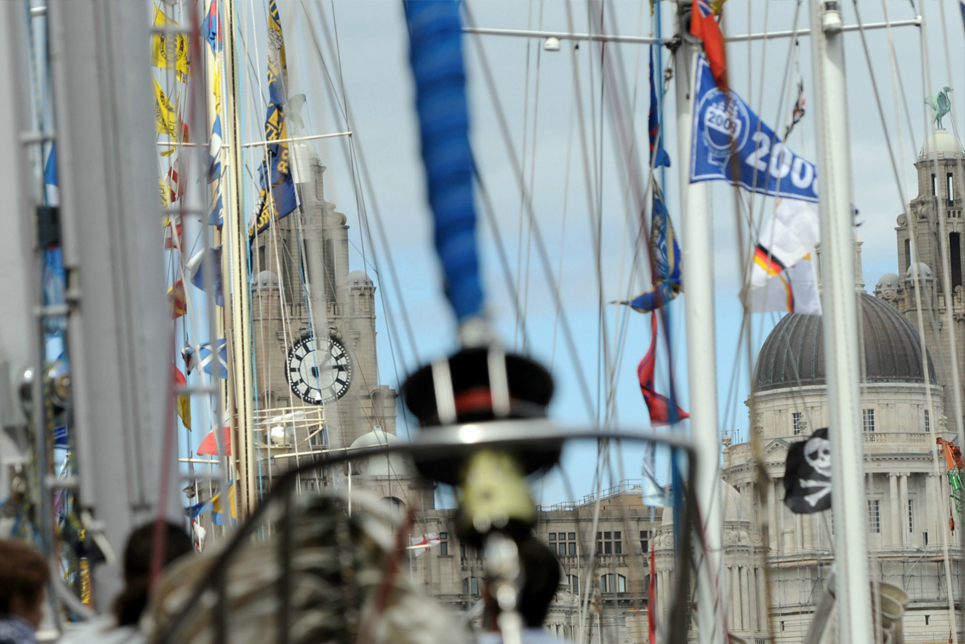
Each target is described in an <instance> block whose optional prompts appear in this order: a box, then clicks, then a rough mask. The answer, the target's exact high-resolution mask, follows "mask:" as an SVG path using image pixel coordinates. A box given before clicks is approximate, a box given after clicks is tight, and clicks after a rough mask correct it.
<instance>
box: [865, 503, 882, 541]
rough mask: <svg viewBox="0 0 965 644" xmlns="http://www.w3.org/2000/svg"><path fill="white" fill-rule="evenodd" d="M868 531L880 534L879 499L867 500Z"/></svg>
mask: <svg viewBox="0 0 965 644" xmlns="http://www.w3.org/2000/svg"><path fill="white" fill-rule="evenodd" d="M868 532H873V533H875V534H881V501H877V500H875V501H870V500H869V501H868Z"/></svg>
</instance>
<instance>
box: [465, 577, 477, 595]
mask: <svg viewBox="0 0 965 644" xmlns="http://www.w3.org/2000/svg"><path fill="white" fill-rule="evenodd" d="M462 594H463V595H469V594H472V595H478V594H479V578H478V577H465V578H464V579H463V580H462Z"/></svg>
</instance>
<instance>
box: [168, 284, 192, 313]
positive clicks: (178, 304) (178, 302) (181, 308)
mask: <svg viewBox="0 0 965 644" xmlns="http://www.w3.org/2000/svg"><path fill="white" fill-rule="evenodd" d="M168 305H170V307H171V319H172V320H177V319H178V318H179V317H181V316H182V315H184V314H185V313H187V312H188V301H187V299H186V298H185V295H184V282H182V281H181V280H178V281H177V282H175V283H174V284H173V285H171V286H169V287H168Z"/></svg>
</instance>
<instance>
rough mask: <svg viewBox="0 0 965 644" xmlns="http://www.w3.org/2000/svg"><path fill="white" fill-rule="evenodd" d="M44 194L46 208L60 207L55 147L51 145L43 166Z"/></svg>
mask: <svg viewBox="0 0 965 644" xmlns="http://www.w3.org/2000/svg"><path fill="white" fill-rule="evenodd" d="M44 193H45V195H46V197H47V205H48V206H59V205H60V184H59V183H58V182H57V146H56V145H51V146H50V152H49V153H48V154H47V163H46V164H45V165H44Z"/></svg>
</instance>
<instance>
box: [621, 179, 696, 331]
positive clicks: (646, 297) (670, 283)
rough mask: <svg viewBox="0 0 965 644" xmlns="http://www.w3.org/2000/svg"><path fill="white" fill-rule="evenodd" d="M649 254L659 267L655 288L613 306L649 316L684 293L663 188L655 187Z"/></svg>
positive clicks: (673, 233)
mask: <svg viewBox="0 0 965 644" xmlns="http://www.w3.org/2000/svg"><path fill="white" fill-rule="evenodd" d="M650 253H651V254H652V256H653V259H654V265H655V266H656V275H654V280H653V281H654V284H655V286H654V288H652V289H650V290H649V291H646V292H644V293H640V294H639V295H637V296H636V297H634V298H633V299H632V300H629V301H627V300H620V301H617V302H612V304H627V305H629V306H630V308H632V309H633V310H634V311H639V312H640V313H649V312H650V311H655V310H657V309H658V308H660V307H662V306H664V305H665V304H667V303H668V302H670V301H671V300H673V299H674V298H675V297H677V295H679V294H680V292H681V291H682V290H683V279H682V276H681V272H680V245H679V244H678V243H677V234H676V233H675V232H674V229H673V222H671V221H670V213H668V212H667V208H666V206H664V203H663V194H662V193H661V192H660V186H659V185H658V184H657V183H656V182H654V184H653V217H652V219H651V222H650Z"/></svg>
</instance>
